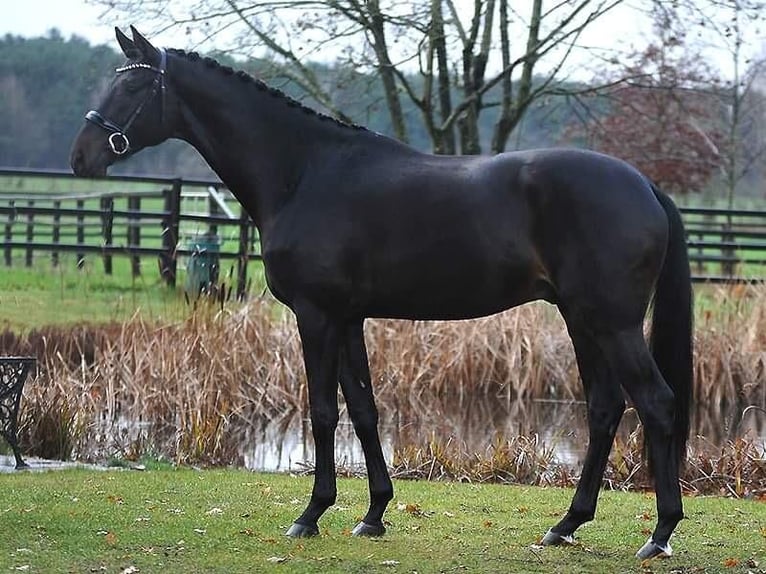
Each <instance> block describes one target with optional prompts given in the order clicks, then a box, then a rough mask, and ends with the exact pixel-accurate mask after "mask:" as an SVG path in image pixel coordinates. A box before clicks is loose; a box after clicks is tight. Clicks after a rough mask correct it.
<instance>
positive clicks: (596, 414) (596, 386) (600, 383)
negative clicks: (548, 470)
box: [542, 325, 625, 545]
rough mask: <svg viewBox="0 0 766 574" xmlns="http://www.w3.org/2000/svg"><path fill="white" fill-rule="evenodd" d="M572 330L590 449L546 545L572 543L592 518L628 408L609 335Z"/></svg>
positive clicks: (550, 531) (547, 535)
mask: <svg viewBox="0 0 766 574" xmlns="http://www.w3.org/2000/svg"><path fill="white" fill-rule="evenodd" d="M569 330H570V335H571V337H572V341H573V343H574V347H575V355H576V358H577V365H578V368H579V370H580V377H581V379H582V382H583V387H584V388H585V397H586V401H587V406H588V432H589V441H588V450H587V453H586V455H585V461H584V463H583V470H582V474H581V476H580V480H579V482H578V484H577V490H576V491H575V495H574V498H573V499H572V503H571V505H570V507H569V510H568V511H567V513H566V515H565V516H564V517H563V518H562V519H561V520H560V521H559V523H558V524H556V525H555V526H554V527H553V528H551V529H550V530H549V531H548V532H547V533H546V535H545V536H544V537H543V540H542V542H543V544H544V545H559V544H571V543H572V542H573V541H574V532H575V530H577V528H579V527H580V526H581V525H582V524H584V523H585V522H588V521H590V520H593V518H594V516H595V513H596V505H597V501H598V492H599V489H600V487H601V480H602V478H603V475H604V469H605V468H606V464H607V460H608V458H609V452H610V450H611V448H612V443H613V441H614V436H615V433H616V432H617V427H618V425H619V423H620V420H621V418H622V415H623V412H624V411H625V399H624V398H623V394H622V389H621V387H620V385H619V382H618V379H617V377H616V376H615V375H616V373H615V372H614V371H615V368H614V367H615V363H614V361H613V360H612V359H611V358H610V357H609V353H610V351H609V346H610V345H609V343H608V339H609V337H608V336H597V335H594V334H592V333H590V332H589V331H587V330H586V329H579V328H573V327H572V325H570V329H569Z"/></svg>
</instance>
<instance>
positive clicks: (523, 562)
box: [0, 469, 766, 573]
mask: <svg viewBox="0 0 766 574" xmlns="http://www.w3.org/2000/svg"><path fill="white" fill-rule="evenodd" d="M310 481H311V479H310V478H296V477H292V476H288V475H281V474H280V475H276V474H255V473H250V472H246V471H241V470H216V471H195V470H190V469H184V470H158V471H147V472H135V471H83V470H74V471H59V472H49V473H17V474H12V475H4V476H0V532H2V536H0V571H21V570H23V571H27V572H99V571H100V572H124V571H128V570H126V569H129V568H130V567H133V568H137V569H138V570H133V571H134V572H136V571H140V572H159V571H161V570H165V571H168V572H291V573H292V572H323V573H327V572H421V573H423V572H518V573H524V572H530V573H531V572H535V573H537V572H561V573H570V572H571V573H575V572H577V573H580V572H610V573H613V572H641V571H643V572H649V571H651V572H724V571H725V572H732V573H737V572H742V573H744V572H753V573H756V572H764V570H763V568H764V562H763V561H764V560H766V556H764V548H766V538H765V536H766V505H765V504H764V503H763V502H755V501H744V500H728V499H723V498H694V499H687V500H686V501H685V502H686V513H687V517H688V518H687V520H684V521H683V522H681V524H680V525H679V527H678V529H677V531H676V535H675V536H674V539H673V543H674V546H675V547H676V555H675V556H674V557H673V558H671V559H670V560H662V561H654V562H652V563H650V564H645V565H643V566H642V565H641V564H640V563H639V561H638V560H637V559H635V558H634V556H633V555H634V552H635V550H636V549H637V548H638V547H639V546H641V544H642V543H643V542H644V540H645V539H646V537H647V529H649V528H651V527H652V526H653V521H654V516H655V509H654V498H653V496H650V495H645V494H626V493H616V492H605V493H603V494H602V495H601V502H600V506H599V512H598V516H597V520H596V521H595V522H593V523H590V524H588V525H586V526H584V527H583V528H581V530H580V532H579V536H580V542H579V543H578V544H577V545H576V546H575V547H572V548H539V547H536V546H534V544H535V543H536V542H537V540H538V539H539V537H540V536H541V535H542V534H543V533H544V532H545V531H546V529H547V528H548V527H549V526H551V525H552V524H553V523H555V522H556V520H557V519H558V517H559V516H560V513H561V512H562V511H563V510H564V509H566V507H567V506H568V504H569V500H570V498H571V495H572V491H571V490H565V489H539V488H532V487H517V486H503V485H470V484H460V483H427V482H402V481H398V482H396V484H395V488H396V498H395V499H394V501H393V502H392V503H391V505H390V507H389V510H388V512H387V514H386V519H387V520H388V523H389V524H388V529H389V531H388V534H387V535H386V536H385V537H383V538H382V539H379V540H370V539H357V538H353V537H351V536H350V534H349V530H350V528H352V527H353V525H354V524H355V523H356V522H357V521H358V520H359V518H360V517H361V515H363V514H364V512H365V510H366V504H367V494H366V492H367V485H366V482H365V481H363V480H359V479H339V489H338V491H339V496H338V502H337V504H336V506H334V507H333V508H331V509H330V510H329V511H328V512H327V513H326V514H325V516H324V517H323V519H322V520H321V522H320V527H321V529H322V534H321V535H320V536H319V537H318V538H315V539H303V540H292V539H288V538H286V537H284V536H283V535H282V534H283V532H284V530H285V529H286V528H287V527H288V526H289V525H290V523H291V521H292V520H293V519H294V518H295V517H296V516H297V515H298V514H300V512H301V511H302V509H303V507H304V505H305V503H306V501H307V497H308V493H309V492H310V489H311V482H310ZM753 560H754V561H755V562H753ZM756 562H758V563H760V565H759V566H755V563H756Z"/></svg>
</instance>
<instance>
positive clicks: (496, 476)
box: [392, 430, 766, 501]
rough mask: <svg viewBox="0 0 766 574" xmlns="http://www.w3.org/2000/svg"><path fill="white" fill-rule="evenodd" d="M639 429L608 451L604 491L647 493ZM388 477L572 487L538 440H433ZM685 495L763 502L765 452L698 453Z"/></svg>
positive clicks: (690, 464) (748, 448) (735, 445)
mask: <svg viewBox="0 0 766 574" xmlns="http://www.w3.org/2000/svg"><path fill="white" fill-rule="evenodd" d="M642 450H643V449H642V442H641V440H640V430H638V431H636V432H634V433H632V434H631V436H630V438H629V439H628V440H626V441H622V440H619V439H618V440H617V441H616V444H615V447H614V448H613V449H612V453H611V456H610V457H609V462H608V464H607V468H606V471H605V473H604V479H603V486H604V488H607V489H610V490H641V491H646V490H652V489H653V484H652V481H651V477H650V476H649V473H648V472H647V470H646V465H645V464H644V463H643V462H642ZM392 475H393V476H395V477H397V478H404V479H426V480H458V481H462V482H503V483H512V484H527V485H533V486H559V487H561V486H573V485H574V484H576V483H577V475H576V474H575V469H573V468H572V467H570V466H567V465H563V464H560V463H558V462H556V460H555V458H554V456H553V449H552V448H551V447H550V446H548V445H545V444H544V443H543V442H542V441H540V438H539V437H538V436H537V435H535V436H532V437H523V436H522V437H513V438H511V439H500V440H497V441H496V442H495V443H494V444H493V445H491V446H490V447H489V448H487V449H486V450H485V451H484V452H475V451H469V450H465V449H464V448H463V447H462V445H461V444H460V443H459V442H458V441H456V440H453V439H448V440H446V441H442V440H438V439H435V438H432V439H431V440H430V441H429V442H428V443H427V444H424V445H419V446H416V445H410V446H407V447H405V448H402V449H399V450H397V451H396V452H395V454H394V460H393V466H392ZM681 481H682V486H683V489H684V492H685V494H686V495H704V494H715V495H723V496H730V497H734V498H743V497H744V498H755V499H758V500H765V501H766V449H764V447H763V446H759V445H757V444H756V443H754V442H753V441H752V440H747V439H745V438H737V439H735V440H733V441H727V442H726V443H725V444H724V445H723V446H720V447H716V448H712V449H711V448H708V449H706V448H697V449H695V451H694V453H693V455H692V456H691V457H689V459H688V461H687V464H686V465H685V466H684V469H683V471H682V475H681Z"/></svg>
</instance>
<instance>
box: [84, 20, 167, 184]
mask: <svg viewBox="0 0 766 574" xmlns="http://www.w3.org/2000/svg"><path fill="white" fill-rule="evenodd" d="M130 29H131V31H132V33H133V39H130V38H128V37H127V36H126V35H125V34H123V33H122V31H120V29H119V28H115V33H116V35H117V42H118V43H119V45H120V47H121V48H122V51H123V53H124V54H125V56H126V57H127V58H128V61H127V62H126V63H125V64H124V65H123V66H121V67H119V68H117V70H116V75H115V77H114V79H113V80H112V82H111V84H110V85H109V87H108V89H107V91H106V94H105V95H104V96H103V98H102V100H101V102H100V104H99V106H98V108H97V109H95V110H91V111H89V112H88V113H87V114H86V115H85V119H86V120H87V121H86V122H85V124H84V125H83V127H82V128H81V129H80V131H79V133H78V134H77V137H76V138H75V141H74V143H73V144H72V151H71V154H70V165H71V166H72V170H73V171H74V173H75V174H76V175H83V176H103V175H106V170H107V168H108V167H109V166H110V165H112V164H113V163H115V162H116V161H119V160H122V159H125V158H127V157H129V156H131V155H132V154H134V153H136V152H138V151H140V150H141V149H143V148H145V147H148V146H153V145H157V144H159V143H161V142H163V141H165V140H166V139H168V138H169V137H171V135H172V129H171V127H170V126H171V125H172V122H171V121H170V120H171V119H172V115H173V110H172V106H171V105H170V104H171V102H170V98H169V97H168V94H167V91H168V89H167V85H166V79H165V70H166V67H167V59H166V54H165V50H163V49H158V48H155V47H154V46H153V45H152V44H151V43H150V42H149V41H148V40H147V39H146V38H144V37H143V36H142V35H141V34H140V33H139V32H138V31H137V30H136V29H135V28H134V27H133V26H131V27H130Z"/></svg>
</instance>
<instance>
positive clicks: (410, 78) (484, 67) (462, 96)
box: [94, 0, 622, 153]
mask: <svg viewBox="0 0 766 574" xmlns="http://www.w3.org/2000/svg"><path fill="white" fill-rule="evenodd" d="M94 1H95V2H96V3H99V4H103V5H104V6H105V7H106V8H108V11H107V14H108V15H112V16H115V17H117V16H119V17H120V19H121V20H124V19H126V18H127V19H136V18H138V16H139V15H140V20H141V21H151V22H153V23H154V25H155V29H154V30H152V31H150V32H161V31H164V30H168V29H176V30H177V29H185V30H187V31H188V33H189V34H190V36H191V37H193V38H195V39H199V40H207V39H210V38H215V39H216V40H217V42H218V43H219V45H224V44H223V42H224V41H225V40H226V39H228V44H227V45H226V49H227V51H228V52H229V53H231V54H239V55H248V56H252V55H254V54H258V55H261V56H267V57H268V58H269V59H270V60H271V61H272V62H273V63H274V65H275V68H276V67H279V68H281V73H285V70H287V72H288V73H289V74H290V75H291V79H292V81H294V82H295V83H296V84H297V85H299V86H300V87H301V88H302V89H303V91H304V93H305V94H306V95H308V96H310V97H311V98H313V99H314V100H315V101H316V102H317V103H318V104H319V105H320V106H322V107H324V108H325V110H326V111H328V112H329V113H331V114H334V115H335V116H337V117H339V118H340V119H345V120H354V119H355V118H349V117H348V116H347V115H346V112H345V110H344V109H342V108H341V106H339V105H338V103H337V100H336V97H335V93H334V87H333V86H332V85H327V84H324V83H322V81H321V79H320V78H319V77H317V75H316V74H315V73H314V70H313V67H312V66H311V65H310V61H311V60H312V59H324V60H328V59H335V60H336V62H337V65H340V66H341V67H344V66H350V67H354V68H357V69H361V70H374V71H375V73H376V74H377V76H378V78H379V81H380V82H381V84H382V86H383V94H384V99H385V104H386V108H387V110H388V113H389V116H390V119H391V125H392V131H393V135H395V136H396V137H397V138H399V139H401V140H403V141H408V140H409V133H408V127H407V121H406V118H405V111H404V110H405V108H404V105H403V100H404V99H408V100H409V101H411V102H412V103H414V105H415V106H416V108H417V110H418V111H419V113H420V117H421V122H422V125H423V126H424V128H425V131H426V132H427V134H428V137H429V138H430V140H431V143H432V147H433V149H434V151H436V152H439V153H480V152H481V151H483V150H484V149H485V148H486V147H489V149H490V151H492V152H498V151H502V150H503V149H505V147H506V145H507V142H508V139H509V136H510V134H511V132H512V131H513V129H514V128H515V127H516V126H517V125H518V123H519V121H520V120H521V118H522V117H523V116H524V114H525V112H526V111H527V110H528V109H529V107H530V105H531V104H532V103H533V102H535V101H536V100H538V99H540V98H543V97H545V96H546V95H549V94H551V93H557V92H561V91H562V90H564V89H565V88H564V87H563V84H562V78H561V76H562V70H564V67H565V65H566V64H567V62H568V61H569V60H570V59H571V56H572V55H573V53H575V52H577V51H578V50H581V48H580V47H579V46H578V39H579V38H580V36H581V34H582V33H583V31H584V30H585V29H586V28H588V27H589V26H590V25H591V24H592V23H593V22H595V21H596V20H598V19H599V18H601V17H602V16H603V15H604V14H606V13H608V12H609V11H610V10H612V9H613V8H614V7H615V6H617V5H619V4H620V3H622V0H575V1H572V2H565V1H558V2H555V3H553V4H552V5H551V6H550V7H544V6H543V0H532V1H531V2H530V3H524V8H516V7H515V6H514V5H513V4H512V3H510V2H509V1H508V0H471V2H458V1H457V0H428V1H426V0H420V1H417V0H411V1H401V0H271V1H267V2H246V1H242V0H200V1H199V2H197V3H195V4H194V5H193V7H191V8H190V7H188V4H187V3H186V2H182V1H181V0H94ZM524 9H526V10H527V11H525V12H522V10H524ZM515 38H522V40H521V41H520V42H516V41H514V39H515ZM268 74H269V70H262V71H261V75H262V76H266V77H268ZM483 114H492V115H493V121H492V122H491V125H492V128H491V132H492V133H486V130H484V131H483V130H482V127H481V126H482V123H481V122H480V117H481V116H482V115H483Z"/></svg>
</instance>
